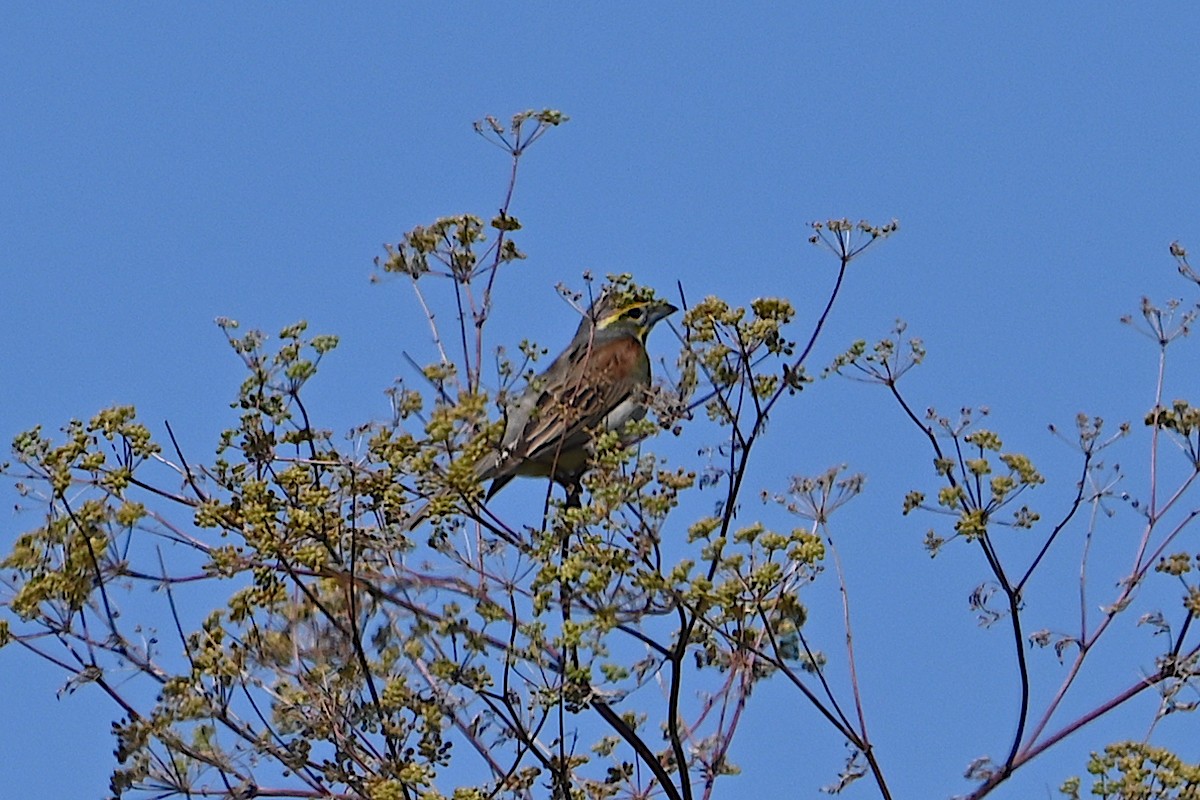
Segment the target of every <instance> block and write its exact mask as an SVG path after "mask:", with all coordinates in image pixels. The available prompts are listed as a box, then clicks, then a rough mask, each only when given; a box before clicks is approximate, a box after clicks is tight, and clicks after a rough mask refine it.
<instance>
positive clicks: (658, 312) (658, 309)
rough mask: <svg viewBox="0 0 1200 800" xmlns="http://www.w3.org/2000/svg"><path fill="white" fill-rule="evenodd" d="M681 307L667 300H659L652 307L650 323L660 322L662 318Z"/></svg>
mask: <svg viewBox="0 0 1200 800" xmlns="http://www.w3.org/2000/svg"><path fill="white" fill-rule="evenodd" d="M678 310H679V309H678V308H676V307H675V306H673V305H671V304H670V303H667V302H665V301H659V302H658V303H656V304H655V305H654V306H653V308H651V309H650V324H651V325H653V324H654V323H656V322H658V321H659V320H660V319H665V318H666V317H669V316H671V315H672V314H674V313H675V312H676V311H678Z"/></svg>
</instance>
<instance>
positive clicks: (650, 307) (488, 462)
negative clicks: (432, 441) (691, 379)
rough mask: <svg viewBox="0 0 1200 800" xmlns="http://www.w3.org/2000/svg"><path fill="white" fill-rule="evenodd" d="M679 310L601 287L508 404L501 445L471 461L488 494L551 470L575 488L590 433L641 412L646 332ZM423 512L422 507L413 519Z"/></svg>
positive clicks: (646, 378)
mask: <svg viewBox="0 0 1200 800" xmlns="http://www.w3.org/2000/svg"><path fill="white" fill-rule="evenodd" d="M677 310H678V309H676V308H675V306H673V305H671V304H670V303H667V302H665V301H662V300H658V299H655V298H654V297H652V296H649V295H647V294H646V293H643V292H631V291H627V290H621V289H615V290H614V289H608V290H606V291H604V292H603V293H602V294H601V295H600V297H599V298H598V299H597V300H596V301H595V302H594V303H593V304H592V307H591V308H590V309H589V310H588V312H587V313H586V314H584V316H583V319H582V320H581V321H580V323H579V328H578V329H577V330H576V331H575V336H574V338H572V339H571V342H570V344H568V345H567V348H566V349H565V350H563V352H562V353H561V354H559V356H558V357H557V358H555V359H554V361H553V362H551V364H550V366H549V367H547V368H546V370H545V371H544V372H542V373H541V374H540V375H538V376H537V377H535V378H533V379H532V380H531V381H530V382H529V386H528V387H527V388H526V389H525V391H524V392H522V393H521V395H519V396H518V397H516V398H515V399H514V400H512V401H510V402H509V403H507V404H506V406H505V410H504V433H503V434H502V435H501V437H500V441H499V443H498V445H497V446H496V447H494V448H492V449H490V450H489V451H488V452H487V453H486V454H485V455H484V456H483V457H482V458H480V459H479V460H478V461H477V462H476V464H475V474H476V475H477V476H478V477H479V479H480V480H481V481H483V480H491V481H492V485H491V487H489V489H488V491H487V496H486V497H487V499H491V497H492V496H493V495H494V494H496V492H497V491H499V490H500V489H501V488H503V487H504V486H505V485H506V484H507V483H508V482H509V481H511V480H512V479H513V478H515V477H517V476H540V477H549V478H552V479H553V480H554V481H556V482H557V483H560V484H562V485H563V486H566V487H568V490H569V491H575V490H577V488H578V482H579V479H580V477H581V476H582V475H583V473H584V472H585V471H586V470H587V466H588V460H589V458H590V457H591V448H590V444H591V442H592V439H593V438H595V437H596V436H598V435H600V434H603V433H607V432H609V431H620V430H621V429H622V428H623V427H624V426H625V425H626V423H629V422H632V421H635V420H640V419H642V417H644V416H645V415H646V392H647V390H648V389H649V388H650V357H649V355H648V354H647V353H646V337H647V336H648V335H649V333H650V329H651V328H653V327H654V325H655V323H657V322H659V321H660V320H662V319H663V318H665V317H667V316H668V315H670V314H672V313H674V312H675V311H677ZM424 516H425V509H422V510H421V511H419V512H417V514H415V515H414V516H413V518H412V520H411V522H412V523H414V524H415V523H417V522H419V521H420V520H421V519H423V518H424Z"/></svg>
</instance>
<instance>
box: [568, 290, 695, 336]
mask: <svg viewBox="0 0 1200 800" xmlns="http://www.w3.org/2000/svg"><path fill="white" fill-rule="evenodd" d="M678 310H679V309H677V308H676V307H675V306H673V305H671V304H670V303H668V302H666V301H665V300H659V299H658V298H656V297H654V295H653V294H652V293H650V292H648V291H644V290H643V291H630V290H623V289H613V288H609V289H606V290H605V291H604V293H603V294H601V295H600V297H599V298H598V299H597V300H596V302H595V303H593V304H592V307H591V309H590V310H589V311H588V313H587V314H586V315H584V318H583V321H582V322H581V323H580V324H579V330H578V332H577V333H576V336H579V335H589V334H590V333H591V332H592V328H593V326H594V330H595V331H596V332H597V333H607V334H612V333H616V334H622V335H627V336H635V337H637V338H638V339H639V340H641V341H643V342H644V341H645V340H646V336H647V335H648V334H649V333H650V329H651V328H653V327H654V324H655V323H656V322H658V321H659V320H661V319H664V318H665V317H668V316H670V315H671V314H674V313H675V312H676V311H678Z"/></svg>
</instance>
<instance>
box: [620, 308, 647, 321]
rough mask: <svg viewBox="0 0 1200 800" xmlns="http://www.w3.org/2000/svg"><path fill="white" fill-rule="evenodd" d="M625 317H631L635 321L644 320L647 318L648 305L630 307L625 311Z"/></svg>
mask: <svg viewBox="0 0 1200 800" xmlns="http://www.w3.org/2000/svg"><path fill="white" fill-rule="evenodd" d="M625 318H626V319H631V320H633V321H634V322H642V321H643V320H645V319H646V307H645V306H636V307H635V308H631V309H629V310H628V311H626V312H625Z"/></svg>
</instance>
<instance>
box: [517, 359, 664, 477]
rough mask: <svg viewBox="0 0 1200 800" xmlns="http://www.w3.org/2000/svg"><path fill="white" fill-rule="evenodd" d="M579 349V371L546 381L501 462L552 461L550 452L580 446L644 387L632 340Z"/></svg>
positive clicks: (643, 373)
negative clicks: (627, 399) (508, 452)
mask: <svg viewBox="0 0 1200 800" xmlns="http://www.w3.org/2000/svg"><path fill="white" fill-rule="evenodd" d="M580 347H581V349H582V350H583V352H582V353H581V354H580V355H579V356H578V359H579V361H580V366H579V367H578V368H577V369H574V370H567V371H564V373H563V374H562V375H561V376H553V377H554V378H556V379H557V380H549V381H547V382H546V384H545V386H544V387H543V388H542V391H541V393H540V396H539V397H538V399H537V402H536V404H535V406H534V407H535V408H536V409H537V411H536V412H534V413H532V414H530V416H529V418H528V419H527V420H526V421H525V425H524V427H523V428H522V429H521V430H520V432H519V434H518V435H517V436H516V437H514V441H513V449H512V454H511V456H510V457H509V458H508V459H505V461H506V462H508V463H516V462H519V461H523V460H532V461H542V460H552V459H553V458H554V457H555V455H556V453H559V452H563V451H567V450H571V449H573V448H575V447H580V446H582V445H583V444H584V443H586V442H587V441H588V439H589V438H590V432H591V431H592V430H593V429H595V428H596V427H597V426H599V425H600V424H601V423H603V422H604V418H605V417H606V416H607V415H608V414H609V412H611V411H612V410H613V409H614V408H616V407H617V406H618V405H620V403H621V402H622V401H623V400H625V399H626V398H628V397H629V396H630V395H631V394H633V393H636V392H638V391H640V390H641V388H642V386H643V385H644V384H645V382H646V378H647V374H648V364H646V363H645V359H646V354H645V351H644V350H643V349H642V345H641V343H640V342H638V340H637V339H636V338H634V337H631V336H622V337H619V338H616V339H613V340H611V341H608V342H605V343H604V344H602V345H598V346H594V347H593V346H592V343H591V342H583V343H581V345H580ZM547 372H550V370H547ZM548 377H549V376H548ZM505 438H507V437H505ZM505 466H507V464H506V465H500V468H499V469H498V470H497V472H498V473H499V472H503V471H504V467H505Z"/></svg>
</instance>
